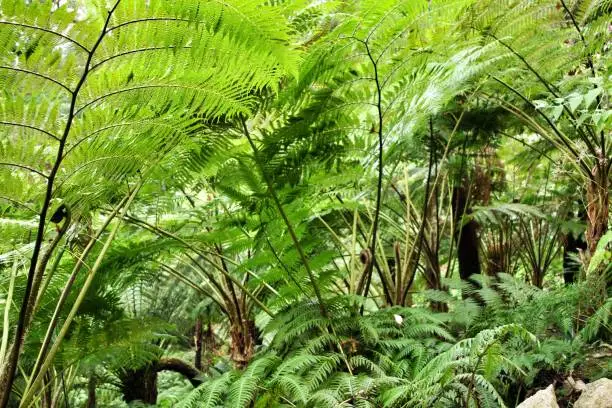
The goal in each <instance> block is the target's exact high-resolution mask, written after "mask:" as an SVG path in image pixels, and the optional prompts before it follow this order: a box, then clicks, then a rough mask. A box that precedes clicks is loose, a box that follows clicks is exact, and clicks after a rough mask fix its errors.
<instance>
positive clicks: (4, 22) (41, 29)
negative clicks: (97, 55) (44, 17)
mask: <svg viewBox="0 0 612 408" xmlns="http://www.w3.org/2000/svg"><path fill="white" fill-rule="evenodd" d="M0 24H6V25H12V26H16V27H23V28H30V29H32V30H38V31H42V32H45V33H49V34H53V35H56V36H58V37H61V38H63V39H64V40H68V41H70V42H71V43H73V44H74V45H76V46H77V47H79V48H81V49H82V50H83V51H85V52H88V53H91V52H92V51H90V50H88V49H87V47H85V46H84V45H83V44H81V43H79V42H78V41H77V40H75V39H72V38H70V37H68V36H67V35H64V34H61V33H58V32H57V31H53V30H49V29H48V28H43V27H38V26H33V25H30V24H23V23H16V22H13V21H0Z"/></svg>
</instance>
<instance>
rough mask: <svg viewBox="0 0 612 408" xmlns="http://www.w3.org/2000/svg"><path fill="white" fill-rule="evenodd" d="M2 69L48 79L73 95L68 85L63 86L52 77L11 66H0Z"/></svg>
mask: <svg viewBox="0 0 612 408" xmlns="http://www.w3.org/2000/svg"><path fill="white" fill-rule="evenodd" d="M0 69H7V70H10V71H17V72H23V73H24V74H29V75H33V76H37V77H39V78H43V79H46V80H47V81H50V82H53V83H54V84H56V85H59V86H61V87H62V88H64V89H65V90H66V91H68V92H69V93H72V89H70V88H68V87H67V86H66V85H64V84H62V83H61V82H60V81H58V80H56V79H53V78H51V77H50V76H47V75H43V74H40V73H38V72H34V71H30V70H27V69H21V68H15V67H9V66H6V65H0Z"/></svg>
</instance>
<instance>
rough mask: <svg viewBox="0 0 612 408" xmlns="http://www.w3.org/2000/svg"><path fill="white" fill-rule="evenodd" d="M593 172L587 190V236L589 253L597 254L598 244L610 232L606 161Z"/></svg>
mask: <svg viewBox="0 0 612 408" xmlns="http://www.w3.org/2000/svg"><path fill="white" fill-rule="evenodd" d="M602 161H603V164H602V165H600V166H597V167H595V168H594V169H593V171H592V177H591V179H590V180H589V185H588V188H587V234H586V239H587V243H588V248H589V252H590V253H591V254H594V253H595V249H596V248H597V243H598V242H599V240H600V239H601V237H602V236H603V235H604V234H605V233H606V231H607V230H608V215H609V211H610V210H609V208H610V192H609V173H610V172H609V171H607V166H606V163H605V160H602Z"/></svg>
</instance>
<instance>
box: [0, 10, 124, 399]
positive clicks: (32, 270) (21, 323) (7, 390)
mask: <svg viewBox="0 0 612 408" xmlns="http://www.w3.org/2000/svg"><path fill="white" fill-rule="evenodd" d="M120 1H121V0H117V2H116V3H115V5H114V6H113V8H112V9H111V10H110V11H109V12H108V16H107V17H106V21H105V22H104V26H103V27H102V31H101V33H100V36H99V37H98V39H97V41H96V43H95V44H94V45H93V47H92V48H91V50H87V61H86V62H85V67H84V70H83V74H82V75H81V78H80V79H79V82H78V84H77V86H76V87H75V89H74V91H72V98H71V100H70V109H69V110H68V116H67V119H66V127H65V128H64V132H63V134H62V137H61V138H60V140H59V147H58V149H57V156H56V159H55V162H54V163H53V167H52V168H51V172H50V173H49V176H48V177H47V190H46V193H45V199H44V201H43V205H42V209H41V210H40V216H39V220H38V231H37V232H36V240H35V242H34V248H33V250H32V257H31V259H30V267H29V270H28V279H27V282H26V287H25V291H24V294H23V301H22V302H21V309H20V311H19V320H18V321H17V328H16V330H15V341H14V344H13V347H12V349H11V353H10V355H9V359H8V362H7V368H6V373H3V374H5V375H6V377H5V378H4V384H3V387H4V388H3V390H2V395H0V407H2V408H6V407H7V406H8V403H9V396H10V394H11V389H12V388H13V382H14V380H15V372H16V370H17V361H18V360H19V354H20V352H21V345H22V343H23V340H24V333H25V329H26V327H25V326H26V320H27V319H26V317H27V316H26V315H27V310H28V304H29V299H30V297H31V296H32V293H31V292H32V286H33V284H34V277H35V274H36V265H37V264H38V257H39V255H40V249H41V246H42V242H43V240H44V235H45V224H46V220H47V212H48V211H49V206H50V204H51V198H52V197H53V183H54V181H55V177H56V175H57V172H58V171H59V168H60V165H61V163H62V157H63V153H64V147H65V146H66V140H67V139H68V135H69V134H70V129H71V128H72V122H73V119H74V113H75V107H76V102H77V97H78V95H79V91H80V89H81V87H82V86H83V84H84V83H85V80H86V79H87V75H88V73H89V68H90V64H91V60H92V58H93V55H94V53H95V52H96V49H97V48H98V46H99V45H100V43H101V42H102V39H103V38H104V36H105V35H106V33H107V31H106V28H107V27H108V23H109V21H110V18H111V16H112V14H113V12H114V11H115V9H116V8H117V6H118V5H119V2H120ZM54 34H57V33H54ZM60 36H61V35H60ZM66 38H67V37H66ZM72 41H73V40H72ZM73 42H74V43H75V44H77V45H80V44H78V43H77V42H75V41H73ZM81 47H82V46H81ZM82 48H84V47H82Z"/></svg>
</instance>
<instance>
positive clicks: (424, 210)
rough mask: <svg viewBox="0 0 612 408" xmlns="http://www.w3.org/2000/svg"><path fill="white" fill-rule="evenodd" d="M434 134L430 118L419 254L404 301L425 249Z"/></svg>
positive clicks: (405, 291)
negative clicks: (424, 236) (424, 237)
mask: <svg viewBox="0 0 612 408" xmlns="http://www.w3.org/2000/svg"><path fill="white" fill-rule="evenodd" d="M433 140H434V134H433V121H432V119H431V118H429V164H428V165H427V182H426V184H425V204H424V206H423V219H422V220H421V226H420V228H419V234H418V236H417V245H418V247H417V248H418V249H417V254H416V258H415V261H414V268H413V270H412V274H411V275H410V280H409V281H408V284H407V285H406V287H405V288H404V293H403V294H402V303H401V304H404V302H405V301H406V297H407V296H408V290H409V289H410V287H411V286H412V283H413V282H414V278H415V277H416V273H417V270H418V268H419V258H420V257H421V251H422V250H423V235H424V233H425V224H426V221H427V220H426V218H427V207H429V191H430V189H431V169H432V168H433V146H434V143H433Z"/></svg>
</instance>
